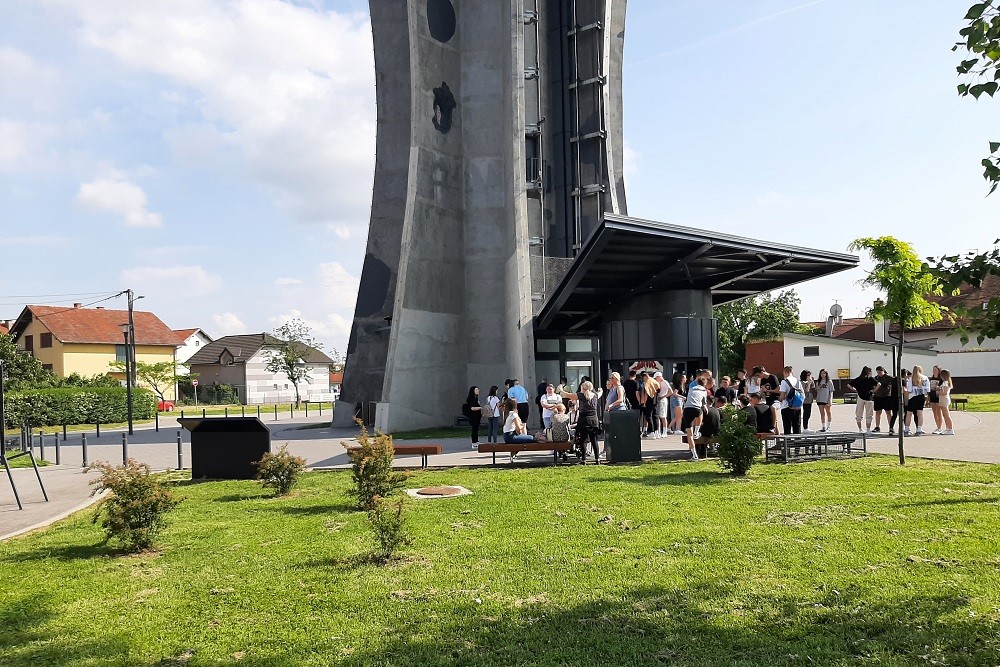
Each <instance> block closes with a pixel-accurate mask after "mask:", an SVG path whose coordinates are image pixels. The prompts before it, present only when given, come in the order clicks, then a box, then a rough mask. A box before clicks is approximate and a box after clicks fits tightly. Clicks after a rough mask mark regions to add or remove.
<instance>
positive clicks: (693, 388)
mask: <svg viewBox="0 0 1000 667" xmlns="http://www.w3.org/2000/svg"><path fill="white" fill-rule="evenodd" d="M687 389H688V393H687V400H685V401H684V414H683V417H682V420H681V431H682V432H684V433H686V434H687V442H688V449H690V450H691V460H692V461H697V460H698V450H696V449H695V448H694V440H695V438H696V437H697V436H696V435H695V431H696V430H697V429H698V427H700V426H701V417H702V414H703V412H702V411H703V410H704V409H705V408H707V407H708V390H706V389H705V377H704V376H700V377H698V378H697V379H696V380H693V381H691V382H690V383H689V384H688V388H687Z"/></svg>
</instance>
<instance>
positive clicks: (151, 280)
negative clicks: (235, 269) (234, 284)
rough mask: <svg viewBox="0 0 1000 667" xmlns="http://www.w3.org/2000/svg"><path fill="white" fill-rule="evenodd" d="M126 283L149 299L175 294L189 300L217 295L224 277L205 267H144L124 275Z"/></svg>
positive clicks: (131, 270) (166, 297)
mask: <svg viewBox="0 0 1000 667" xmlns="http://www.w3.org/2000/svg"><path fill="white" fill-rule="evenodd" d="M121 280H122V284H124V285H128V286H129V287H130V288H132V289H134V290H136V291H138V292H140V293H141V294H144V295H146V296H151V295H158V296H160V297H161V300H162V301H166V300H171V297H172V296H173V295H182V296H183V298H185V299H190V298H192V297H201V296H206V295H209V294H214V293H215V292H218V291H219V289H221V288H222V278H221V277H219V276H218V275H216V274H214V273H209V272H208V271H206V270H205V269H204V268H203V267H201V266H183V265H175V266H168V267H154V266H142V267H136V268H132V269H125V270H124V271H122V272H121Z"/></svg>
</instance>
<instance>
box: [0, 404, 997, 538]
mask: <svg viewBox="0 0 1000 667" xmlns="http://www.w3.org/2000/svg"><path fill="white" fill-rule="evenodd" d="M930 416H931V413H930V410H927V411H926V417H927V419H928V422H930V421H931V420H930ZM952 416H953V419H954V422H955V430H956V431H957V435H954V436H939V435H930V434H928V435H924V436H920V437H912V436H911V437H909V438H907V439H906V453H907V456H912V457H925V458H935V459H947V460H955V461H973V462H982V463H1000V445H998V440H1000V413H997V412H978V413H977V412H961V411H959V412H954V413H952ZM328 419H329V415H325V416H323V417H320V416H319V415H313V416H312V417H309V418H305V417H300V418H295V419H288V418H285V419H282V420H280V421H268V420H264V423H265V424H266V425H267V426H268V428H270V429H271V437H272V448H274V449H277V448H278V447H280V446H281V445H283V444H286V443H287V445H288V450H289V451H290V452H291V453H293V454H296V455H298V456H302V457H304V458H305V459H306V461H307V462H308V464H309V465H310V466H311V467H313V468H316V469H338V468H346V467H349V465H350V463H349V461H348V459H347V455H346V453H345V451H344V447H343V445H342V444H341V443H342V442H344V441H350V440H351V439H352V438H353V437H354V436H355V435H356V434H357V431H356V429H353V428H352V429H345V428H332V427H316V428H309V429H302V428H301V427H302V426H305V425H317V426H318V425H320V424H322V423H323V422H324V421H326V420H328ZM834 426H835V430H838V431H853V430H856V429H855V423H854V406H851V405H836V406H834ZM883 428H885V425H883ZM925 428H927V429H928V431H930V430H932V429H933V428H934V426H933V423H930V425H929V426H928V425H927V424H925ZM178 433H180V435H181V454H182V461H181V462H182V463H183V465H184V467H186V468H187V467H189V466H190V463H191V451H190V437H189V433H188V432H187V431H185V430H183V429H180V427H179V426H178V425H177V422H176V420H175V419H173V418H170V417H166V418H161V421H160V431H159V432H156V431H154V430H153V429H152V428H151V427H150V428H145V427H143V428H141V429H138V430H137V431H136V433H135V434H134V435H133V436H132V437H131V438H130V439H129V451H128V454H129V457H131V458H133V459H136V460H137V461H139V462H141V463H147V464H149V465H150V466H151V467H153V468H154V469H156V470H168V469H176V468H177V467H178V456H177V435H178ZM456 433H458V431H456ZM52 438H53V436H51V435H50V436H48V438H47V439H46V443H47V444H46V451H45V457H46V459H47V460H50V461H54V460H55V448H54V445H53V439H52ZM87 440H88V458H89V460H90V461H110V462H112V463H119V462H121V460H122V445H121V431H104V432H102V434H101V437H100V438H96V437H95V434H94V433H93V432H91V433H88V434H87ZM36 442H37V441H36ZM398 442H407V441H406V440H399V441H398ZM421 442H429V441H421ZM433 442H440V444H442V445H444V453H443V454H441V455H439V456H432V457H431V459H430V463H431V465H432V466H433V467H438V468H446V467H452V466H488V465H490V464H491V462H492V456H491V455H490V454H480V453H478V452H477V451H474V450H473V449H472V448H471V445H470V443H469V439H468V436H462V437H455V438H448V439H442V440H435V441H433ZM896 447H897V445H896V439H895V438H893V437H890V436H887V435H876V436H875V437H871V438H870V439H869V441H868V449H869V451H871V452H875V453H880V454H893V455H894V454H896ZM642 450H643V456H644V457H649V458H655V459H662V460H676V461H679V462H684V461H686V460H687V458H688V455H687V447H686V446H685V445H683V444H682V443H681V438H680V436H669V437H667V438H661V439H657V440H653V439H644V440H643V441H642ZM35 452H36V456H37V454H38V447H37V445H36V447H35ZM60 459H61V465H58V466H56V465H50V466H46V467H44V468H41V474H42V480H43V482H44V483H45V489H46V491H47V492H48V495H49V501H48V502H45V500H44V498H43V497H42V493H41V490H40V489H39V486H38V482H37V480H36V478H35V473H34V471H33V470H32V469H30V468H26V469H25V468H22V469H17V470H14V471H13V474H14V480H15V483H16V484H17V488H18V492H19V493H20V495H21V501H22V503H23V504H24V509H23V510H18V508H17V505H16V503H15V501H14V496H13V494H12V492H11V489H10V485H9V483H8V481H7V479H6V476H5V475H2V473H0V477H2V478H0V539H3V538H5V537H10V536H12V535H16V534H19V533H21V532H23V531H25V530H30V529H32V528H33V527H36V526H39V525H42V524H45V523H46V522H51V521H55V520H58V519H60V518H62V517H64V516H66V515H68V514H71V513H73V512H74V511H76V510H78V509H80V508H82V507H85V506H86V505H88V504H89V503H91V502H92V500H93V498H92V495H93V491H94V489H93V487H92V486H91V484H90V482H91V481H93V480H94V479H96V478H97V474H96V473H86V472H85V471H84V470H83V469H82V447H81V437H80V434H79V433H76V434H73V433H71V434H69V437H68V439H67V440H66V442H65V443H64V442H61V437H60ZM551 461H552V456H551V454H550V453H548V452H534V453H533V452H526V453H522V454H519V455H518V457H517V464H516V465H524V464H531V463H536V464H542V463H550V462H551ZM497 462H498V465H503V466H507V465H509V463H508V459H507V457H506V456H505V455H504V456H498V457H497ZM396 465H397V466H399V467H406V468H414V467H419V466H420V457H418V456H413V457H399V458H397V459H396Z"/></svg>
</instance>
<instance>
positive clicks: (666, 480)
mask: <svg viewBox="0 0 1000 667" xmlns="http://www.w3.org/2000/svg"><path fill="white" fill-rule="evenodd" d="M731 479H732V476H731V475H727V474H726V473H725V472H722V471H721V470H719V471H709V470H697V471H691V472H681V473H661V474H655V475H641V476H636V477H617V476H616V477H591V478H590V479H589V480H588V481H591V482H609V483H612V484H617V483H619V482H632V483H634V484H642V485H644V486H709V485H713V484H722V483H724V482H728V481H730V480H731Z"/></svg>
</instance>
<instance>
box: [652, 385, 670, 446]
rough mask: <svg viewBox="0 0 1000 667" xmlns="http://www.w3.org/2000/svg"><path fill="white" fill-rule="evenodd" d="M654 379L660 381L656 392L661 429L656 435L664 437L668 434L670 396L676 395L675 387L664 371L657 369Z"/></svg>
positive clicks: (657, 412)
mask: <svg viewBox="0 0 1000 667" xmlns="http://www.w3.org/2000/svg"><path fill="white" fill-rule="evenodd" d="M653 379H654V380H656V381H657V382H659V383H660V389H659V391H658V392H657V394H656V419H657V421H658V422H659V424H658V425H659V427H660V428H659V429H658V431H657V433H656V435H655V436H654V437H658V438H662V437H665V436H666V435H667V422H669V421H670V412H671V410H670V397H671V396H673V395H674V388H673V387H672V386H671V384H670V383H669V382H667V380H666V378H664V377H663V373H661V372H659V371H657V372H656V374H655V375H653Z"/></svg>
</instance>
